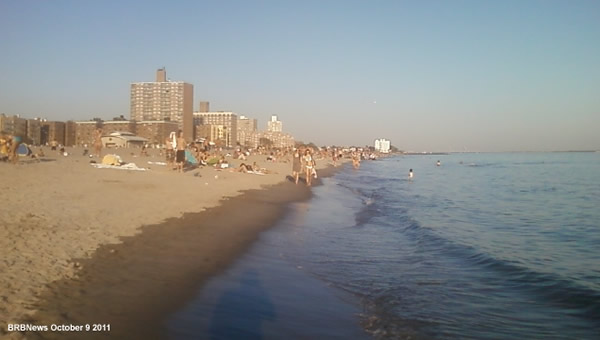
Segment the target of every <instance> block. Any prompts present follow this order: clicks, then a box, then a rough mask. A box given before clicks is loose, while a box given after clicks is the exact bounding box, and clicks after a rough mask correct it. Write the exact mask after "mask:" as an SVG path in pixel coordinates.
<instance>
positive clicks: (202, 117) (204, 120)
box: [194, 111, 238, 148]
mask: <svg viewBox="0 0 600 340" xmlns="http://www.w3.org/2000/svg"><path fill="white" fill-rule="evenodd" d="M237 121H238V119H237V115H236V114H235V113H233V112H224V111H219V112H194V125H196V126H201V125H222V126H223V129H224V131H225V132H224V133H221V135H223V136H224V138H225V139H226V140H225V141H223V144H224V145H225V146H226V147H230V148H232V147H234V146H235V145H236V144H237V140H238V139H237ZM197 129H198V128H197ZM203 131H204V130H203ZM198 137H204V138H206V137H205V136H198ZM213 142H216V141H213Z"/></svg>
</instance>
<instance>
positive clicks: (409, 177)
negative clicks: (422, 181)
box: [408, 169, 414, 180]
mask: <svg viewBox="0 0 600 340" xmlns="http://www.w3.org/2000/svg"><path fill="white" fill-rule="evenodd" d="M413 176H414V175H413V171H412V169H410V170H408V179H409V180H410V179H413Z"/></svg>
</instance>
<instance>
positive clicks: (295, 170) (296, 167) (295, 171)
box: [292, 149, 302, 184]
mask: <svg viewBox="0 0 600 340" xmlns="http://www.w3.org/2000/svg"><path fill="white" fill-rule="evenodd" d="M301 158H302V154H301V153H300V150H299V149H294V155H293V158H292V176H294V179H295V180H296V184H298V179H299V178H300V171H302V159H301Z"/></svg>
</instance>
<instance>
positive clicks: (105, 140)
mask: <svg viewBox="0 0 600 340" xmlns="http://www.w3.org/2000/svg"><path fill="white" fill-rule="evenodd" d="M146 143H148V140H147V139H146V138H143V137H140V136H136V135H135V134H133V133H131V132H124V131H120V132H113V133H110V134H108V135H106V136H102V146H104V147H107V148H130V147H142V146H143V145H145V144H146Z"/></svg>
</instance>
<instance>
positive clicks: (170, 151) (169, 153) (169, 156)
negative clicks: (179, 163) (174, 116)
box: [165, 137, 175, 170]
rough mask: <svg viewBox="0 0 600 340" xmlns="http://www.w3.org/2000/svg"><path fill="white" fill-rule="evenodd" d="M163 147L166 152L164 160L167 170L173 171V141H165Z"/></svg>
mask: <svg viewBox="0 0 600 340" xmlns="http://www.w3.org/2000/svg"><path fill="white" fill-rule="evenodd" d="M165 147H166V148H167V151H166V153H165V158H166V159H165V160H166V161H167V169H169V170H173V167H174V166H175V150H174V149H173V140H172V139H171V137H167V138H166V139H165Z"/></svg>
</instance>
